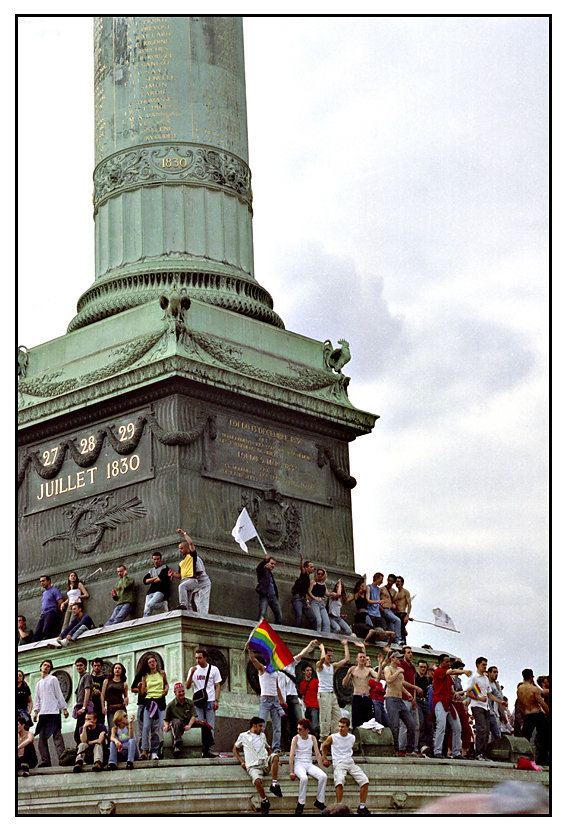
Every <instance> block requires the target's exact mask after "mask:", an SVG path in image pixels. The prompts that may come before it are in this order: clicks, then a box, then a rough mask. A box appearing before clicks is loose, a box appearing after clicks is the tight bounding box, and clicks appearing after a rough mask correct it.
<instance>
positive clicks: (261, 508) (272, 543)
mask: <svg viewBox="0 0 567 832" xmlns="http://www.w3.org/2000/svg"><path fill="white" fill-rule="evenodd" d="M242 506H243V508H246V510H247V511H248V514H249V515H250V518H251V520H252V522H253V523H254V526H255V527H256V529H257V531H258V534H259V535H260V537H261V538H262V541H263V542H264V545H265V546H266V548H269V549H296V548H297V547H298V546H299V540H300V533H301V518H300V514H299V511H298V509H297V507H296V506H295V505H294V504H293V503H292V502H291V500H288V499H286V498H284V497H283V496H282V495H281V494H280V493H279V492H277V491H274V490H270V491H258V490H255V491H244V492H243V493H242Z"/></svg>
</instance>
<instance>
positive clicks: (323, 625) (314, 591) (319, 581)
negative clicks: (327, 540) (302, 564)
mask: <svg viewBox="0 0 567 832" xmlns="http://www.w3.org/2000/svg"><path fill="white" fill-rule="evenodd" d="M326 580H327V573H326V572H325V570H324V569H322V568H321V567H319V568H318V569H316V570H315V578H314V579H313V580H312V581H311V584H310V585H309V589H308V591H307V597H308V598H309V601H310V603H311V609H312V610H313V613H314V615H315V620H316V622H317V625H316V629H317V630H318V631H319V632H323V633H330V632H331V624H330V622H329V616H328V614H327V607H326V606H325V605H326V603H327V595H329V590H328V589H327V584H326Z"/></svg>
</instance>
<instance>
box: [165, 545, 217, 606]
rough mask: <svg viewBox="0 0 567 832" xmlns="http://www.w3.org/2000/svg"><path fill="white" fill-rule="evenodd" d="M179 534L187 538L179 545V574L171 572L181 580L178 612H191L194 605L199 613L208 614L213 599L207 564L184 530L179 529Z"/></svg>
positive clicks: (172, 575) (173, 576)
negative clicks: (206, 568)
mask: <svg viewBox="0 0 567 832" xmlns="http://www.w3.org/2000/svg"><path fill="white" fill-rule="evenodd" d="M177 534H181V535H183V537H184V538H185V540H184V541H182V542H181V543H180V544H179V554H180V555H181V558H182V560H181V561H180V563H179V572H173V571H172V572H171V577H172V578H178V579H179V580H181V583H180V584H179V606H178V607H177V609H178V610H191V609H192V608H193V607H192V603H191V602H193V604H194V605H195V610H196V611H197V612H199V613H205V614H208V612H209V601H210V597H211V580H210V578H209V576H208V575H207V573H206V571H205V564H204V563H203V561H202V560H201V558H200V557H199V555H198V554H197V549H196V547H195V544H194V543H193V540H192V539H191V538H190V537H189V535H188V534H187V532H184V531H183V529H177Z"/></svg>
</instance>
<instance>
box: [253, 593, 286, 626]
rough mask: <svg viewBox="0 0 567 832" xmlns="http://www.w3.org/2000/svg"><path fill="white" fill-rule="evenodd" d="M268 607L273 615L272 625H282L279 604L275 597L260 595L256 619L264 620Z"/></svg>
mask: <svg viewBox="0 0 567 832" xmlns="http://www.w3.org/2000/svg"><path fill="white" fill-rule="evenodd" d="M268 605H269V607H270V609H271V611H272V612H273V613H274V623H275V624H281V623H282V609H281V607H280V602H279V601H278V599H277V597H276V596H275V595H260V599H259V604H258V618H259V619H260V618H265V617H266V613H267V611H268Z"/></svg>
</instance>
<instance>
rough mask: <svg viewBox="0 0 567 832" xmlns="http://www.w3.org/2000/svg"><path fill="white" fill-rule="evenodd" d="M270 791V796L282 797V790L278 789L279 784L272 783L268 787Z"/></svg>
mask: <svg viewBox="0 0 567 832" xmlns="http://www.w3.org/2000/svg"><path fill="white" fill-rule="evenodd" d="M270 791H271V793H272V794H275V796H276V797H283V794H282V790H281V789H280V784H279V783H275V784H274V783H272V785H271V786H270Z"/></svg>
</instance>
